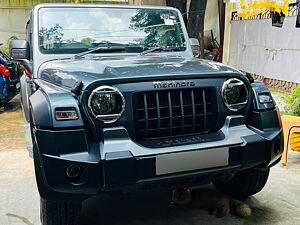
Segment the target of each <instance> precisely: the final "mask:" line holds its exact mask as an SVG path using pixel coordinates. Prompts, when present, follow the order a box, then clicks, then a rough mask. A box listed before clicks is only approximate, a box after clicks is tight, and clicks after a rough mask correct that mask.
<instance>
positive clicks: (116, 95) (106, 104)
mask: <svg viewBox="0 0 300 225" xmlns="http://www.w3.org/2000/svg"><path fill="white" fill-rule="evenodd" d="M88 106H89V108H90V111H91V113H92V114H93V115H94V117H95V118H97V119H99V120H102V121H103V122H105V123H113V122H115V121H116V120H118V119H119V118H120V117H121V115H122V113H123V112H124V110H125V99H124V97H123V95H122V94H121V92H120V91H119V90H118V89H117V88H115V87H111V86H100V87H98V88H96V89H95V90H94V91H93V92H92V93H91V95H90V97H89V99H88Z"/></svg>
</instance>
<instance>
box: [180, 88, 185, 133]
mask: <svg viewBox="0 0 300 225" xmlns="http://www.w3.org/2000/svg"><path fill="white" fill-rule="evenodd" d="M179 98H180V115H181V121H180V122H181V129H180V132H181V134H183V132H184V108H183V97H182V90H180V91H179Z"/></svg>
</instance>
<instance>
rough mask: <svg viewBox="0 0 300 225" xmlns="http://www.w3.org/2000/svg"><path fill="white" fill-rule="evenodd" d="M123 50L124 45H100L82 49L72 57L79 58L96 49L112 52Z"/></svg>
mask: <svg viewBox="0 0 300 225" xmlns="http://www.w3.org/2000/svg"><path fill="white" fill-rule="evenodd" d="M123 50H125V47H123V46H100V47H96V48H91V49H89V50H88V51H84V52H81V53H79V54H76V55H74V58H75V59H80V58H82V57H83V56H85V55H87V54H89V53H92V52H97V51H103V52H114V51H123Z"/></svg>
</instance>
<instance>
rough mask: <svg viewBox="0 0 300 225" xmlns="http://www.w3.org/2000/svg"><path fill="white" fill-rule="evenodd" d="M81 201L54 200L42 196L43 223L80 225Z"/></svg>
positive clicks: (41, 212) (49, 224) (41, 215)
mask: <svg viewBox="0 0 300 225" xmlns="http://www.w3.org/2000/svg"><path fill="white" fill-rule="evenodd" d="M80 213H81V203H69V202H68V203H66V202H52V201H48V200H45V199H43V198H40V219H41V224H42V225H79V224H80V222H79V221H80Z"/></svg>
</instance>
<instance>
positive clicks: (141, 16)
mask: <svg viewBox="0 0 300 225" xmlns="http://www.w3.org/2000/svg"><path fill="white" fill-rule="evenodd" d="M39 45H40V50H41V52H43V53H45V54H47V53H48V54H49V53H51V54H66V53H80V52H83V51H87V50H89V49H91V48H95V47H101V46H103V47H108V46H114V47H115V46H119V47H124V48H119V51H118V52H120V51H123V52H141V51H144V50H145V49H151V48H153V47H178V48H180V50H182V51H183V50H185V48H186V43H185V38H184V34H183V31H182V27H181V23H180V20H179V17H178V14H177V12H176V11H173V10H160V9H128V8H42V9H40V11H39ZM114 52H116V51H114Z"/></svg>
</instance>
